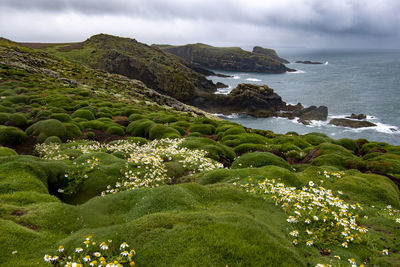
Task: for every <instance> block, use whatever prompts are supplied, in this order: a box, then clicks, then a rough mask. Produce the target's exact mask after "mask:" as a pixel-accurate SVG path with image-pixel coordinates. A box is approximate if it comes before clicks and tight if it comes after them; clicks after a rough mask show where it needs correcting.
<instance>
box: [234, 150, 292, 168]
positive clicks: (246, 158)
mask: <svg viewBox="0 0 400 267" xmlns="http://www.w3.org/2000/svg"><path fill="white" fill-rule="evenodd" d="M267 165H274V166H278V167H282V168H285V169H288V170H292V167H291V166H290V165H289V163H287V162H286V161H285V160H284V159H282V158H280V157H278V156H276V155H274V154H272V153H269V152H253V153H246V154H244V155H242V156H240V157H239V158H237V159H236V160H235V161H234V162H233V163H232V169H240V168H249V167H252V168H258V167H262V166H267Z"/></svg>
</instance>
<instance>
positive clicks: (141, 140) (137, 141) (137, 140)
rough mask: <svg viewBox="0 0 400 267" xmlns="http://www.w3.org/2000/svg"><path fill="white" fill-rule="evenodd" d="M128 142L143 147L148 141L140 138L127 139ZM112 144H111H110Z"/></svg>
mask: <svg viewBox="0 0 400 267" xmlns="http://www.w3.org/2000/svg"><path fill="white" fill-rule="evenodd" d="M128 141H130V142H132V143H137V144H139V145H144V144H146V143H148V142H149V140H147V139H145V138H142V137H128ZM110 143H112V142H110Z"/></svg>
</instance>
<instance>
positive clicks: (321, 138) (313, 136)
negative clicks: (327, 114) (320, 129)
mask: <svg viewBox="0 0 400 267" xmlns="http://www.w3.org/2000/svg"><path fill="white" fill-rule="evenodd" d="M303 139H304V140H305V141H306V142H308V143H309V144H311V145H313V146H317V145H319V144H322V143H325V142H328V143H332V142H333V139H332V138H330V137H329V136H327V135H326V134H323V133H309V134H306V135H304V136H303Z"/></svg>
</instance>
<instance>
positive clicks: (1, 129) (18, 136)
mask: <svg viewBox="0 0 400 267" xmlns="http://www.w3.org/2000/svg"><path fill="white" fill-rule="evenodd" d="M25 139H26V134H25V133H24V132H23V131H21V130H20V129H18V128H16V127H12V126H2V125H0V144H1V145H4V146H16V145H19V144H21V143H22V142H23V141H24V140H25Z"/></svg>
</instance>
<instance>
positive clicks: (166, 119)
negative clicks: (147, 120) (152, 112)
mask: <svg viewBox="0 0 400 267" xmlns="http://www.w3.org/2000/svg"><path fill="white" fill-rule="evenodd" d="M154 121H155V122H159V123H171V122H176V121H178V119H177V116H176V115H163V116H160V117H158V118H155V119H154Z"/></svg>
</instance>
